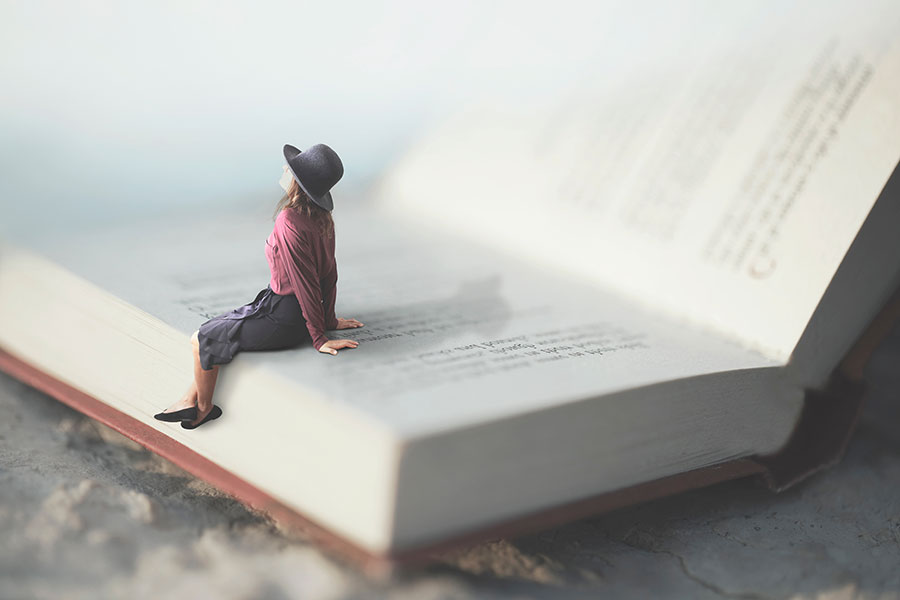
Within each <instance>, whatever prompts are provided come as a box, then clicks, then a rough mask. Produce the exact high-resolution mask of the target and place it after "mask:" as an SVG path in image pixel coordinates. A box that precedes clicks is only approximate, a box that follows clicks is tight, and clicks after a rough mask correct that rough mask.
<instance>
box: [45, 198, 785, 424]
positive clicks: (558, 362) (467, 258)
mask: <svg viewBox="0 0 900 600" xmlns="http://www.w3.org/2000/svg"><path fill="white" fill-rule="evenodd" d="M335 222H336V235H337V238H336V257H337V261H338V274H339V275H338V296H337V302H336V312H337V315H338V316H339V317H344V318H350V317H353V318H357V319H359V320H360V321H362V322H363V323H364V324H365V326H364V327H362V328H359V329H347V330H342V331H328V332H327V335H328V337H329V338H331V339H335V338H348V339H355V340H358V341H359V342H360V343H359V346H358V347H357V348H354V349H344V350H341V351H339V353H338V354H337V355H336V356H332V355H329V354H324V353H320V352H318V351H316V350H315V349H314V348H313V347H312V344H311V343H306V342H304V343H303V344H302V345H301V346H299V347H297V348H293V349H288V350H278V351H248V352H241V353H239V354H238V355H237V356H236V357H235V359H234V361H236V362H249V363H252V364H254V365H255V366H257V367H259V368H264V369H273V370H274V371H275V372H277V373H278V374H279V375H282V376H284V377H286V378H289V379H290V380H291V381H293V382H295V383H296V384H297V385H298V386H299V387H298V389H306V390H309V391H312V392H315V393H316V394H317V395H318V396H319V397H321V398H323V399H325V400H326V401H328V402H338V403H342V404H344V405H346V406H348V407H351V408H352V409H354V410H359V411H362V412H364V413H365V414H366V415H368V416H370V417H374V418H376V419H378V420H380V421H382V422H385V423H387V424H388V426H389V427H391V428H393V429H395V430H398V431H401V432H403V433H404V434H405V435H408V436H415V435H420V434H424V433H425V432H433V431H436V430H442V429H445V428H452V427H455V426H459V425H463V424H467V423H476V422H481V421H484V420H488V419H492V418H499V417H501V416H503V415H511V414H516V413H521V412H523V411H529V410H534V409H537V408H540V407H545V406H549V405H553V404H557V403H562V402H567V401H574V400H578V399H583V398H586V397H593V396H597V395H602V394H605V393H609V392H613V391H617V390H623V389H629V388H633V387H637V386H642V385H649V384H652V383H657V382H661V381H667V380H671V379H679V378H684V377H690V376H693V375H701V374H706V373H716V372H721V371H728V370H733V369H752V368H757V367H769V366H773V365H774V364H775V362H774V361H772V360H771V359H768V358H766V357H764V356H763V355H761V354H759V353H756V352H753V351H750V350H747V349H745V348H743V347H741V346H740V345H738V344H736V343H733V342H730V341H727V340H725V339H723V338H721V337H719V336H715V335H711V334H708V333H704V332H703V331H700V330H698V329H694V328H690V327H686V326H682V325H679V324H677V323H675V322H672V321H670V320H667V319H665V318H662V317H659V316H655V315H653V314H651V313H647V312H645V311H642V310H640V309H639V308H636V307H635V306H633V304H632V303H630V302H627V301H626V300H624V299H623V298H621V297H619V296H617V295H616V294H614V293H612V292H603V291H601V290H598V289H596V288H594V287H591V286H585V285H583V284H582V283H580V282H578V281H577V280H574V279H572V278H567V277H564V276H560V275H556V274H553V273H551V272H548V271H546V270H542V269H540V268H536V267H532V266H529V265H528V264H526V263H524V262H522V261H520V260H518V259H515V258H512V257H509V256H506V255H503V254H502V253H499V252H497V251H495V250H492V249H491V248H490V247H489V246H484V245H478V244H468V243H464V242H460V241H459V240H457V239H456V238H454V237H449V236H445V235H441V233H440V230H437V229H435V230H422V229H419V230H413V229H410V228H408V227H405V226H402V224H401V223H398V222H396V221H395V220H392V219H389V218H387V217H385V216H384V215H381V214H379V213H375V212H368V211H366V210H364V209H363V208H354V209H352V210H349V211H348V212H347V213H346V214H343V213H341V212H340V211H337V210H336V211H335ZM272 226H273V224H272V222H271V219H270V215H267V214H264V213H263V212H262V211H254V212H252V213H248V214H226V213H210V214H209V215H207V216H205V217H203V218H202V219H198V218H195V219H191V220H185V219H178V218H175V217H168V218H164V219H160V220H159V221H146V220H142V221H140V222H133V223H131V224H130V225H126V226H122V227H118V228H104V229H100V230H97V231H93V232H90V233H81V234H74V235H70V236H63V235H60V234H55V235H54V236H53V237H52V238H50V239H34V240H32V245H33V246H34V247H35V248H37V249H39V250H40V252H41V253H42V254H44V255H46V256H48V257H49V258H50V259H51V260H54V261H56V262H58V263H59V264H61V265H62V266H64V267H65V268H68V269H70V270H71V271H73V272H74V273H76V274H78V275H80V276H82V277H84V278H86V279H87V280H89V281H91V282H92V283H95V284H96V285H98V286H100V287H102V288H103V289H105V290H107V291H108V292H110V293H112V294H114V295H116V296H117V297H119V298H121V299H122V300H124V301H125V302H127V303H129V304H131V305H133V306H135V307H137V308H139V309H141V310H142V311H144V312H145V313H147V314H148V315H149V317H152V318H155V319H158V320H160V321H162V322H164V323H167V324H169V325H171V326H173V327H175V328H177V329H179V330H180V331H183V332H184V334H185V344H187V343H188V336H189V335H190V334H191V333H192V332H193V331H194V330H195V329H197V328H198V327H199V325H200V324H201V323H202V322H203V321H205V320H207V319H208V318H211V317H213V316H216V315H218V314H221V313H222V312H226V311H228V310H231V309H232V308H236V307H238V306H240V305H242V304H246V303H249V302H251V301H252V300H253V299H254V297H255V296H256V294H257V292H258V291H260V290H261V289H264V288H265V287H266V285H267V284H268V281H269V271H268V265H267V263H266V260H265V255H264V244H265V239H266V237H267V236H268V233H269V231H270V230H271V227H272ZM231 372H232V371H231V370H229V369H228V368H227V367H226V368H223V369H222V370H221V371H220V378H228V377H229V376H230V375H229V373H231Z"/></svg>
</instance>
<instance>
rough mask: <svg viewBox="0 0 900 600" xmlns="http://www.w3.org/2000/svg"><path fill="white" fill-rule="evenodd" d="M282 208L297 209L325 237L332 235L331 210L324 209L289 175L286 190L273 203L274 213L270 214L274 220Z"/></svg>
mask: <svg viewBox="0 0 900 600" xmlns="http://www.w3.org/2000/svg"><path fill="white" fill-rule="evenodd" d="M284 208H289V209H292V210H297V211H299V212H300V214H303V215H306V216H307V217H309V218H310V219H312V221H313V222H314V223H316V224H317V225H318V226H319V231H321V232H322V233H323V234H325V235H326V236H327V237H331V236H332V235H334V220H333V219H332V218H331V212H330V211H328V210H325V209H324V208H322V207H321V206H319V205H318V204H316V203H315V202H313V201H312V200H310V198H309V196H307V195H306V192H304V191H303V188H301V187H300V184H298V183H297V180H296V179H294V178H293V177H291V184H290V185H289V186H288V189H287V192H285V194H284V196H282V197H281V200H279V201H278V204H276V205H275V214H274V215H273V216H272V220H273V221H274V220H275V219H276V218H277V217H278V214H279V213H280V212H281V211H282V209H284Z"/></svg>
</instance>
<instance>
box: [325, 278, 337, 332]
mask: <svg viewBox="0 0 900 600" xmlns="http://www.w3.org/2000/svg"><path fill="white" fill-rule="evenodd" d="M337 278H338V275H337V263H335V264H334V269H333V270H332V272H331V273H330V274H329V275H328V276H327V277H326V278H325V279H323V280H322V299H323V300H324V302H323V303H322V304H323V306H324V309H325V329H337V326H338V320H337V317H336V316H335V315H334V302H335V300H336V299H337Z"/></svg>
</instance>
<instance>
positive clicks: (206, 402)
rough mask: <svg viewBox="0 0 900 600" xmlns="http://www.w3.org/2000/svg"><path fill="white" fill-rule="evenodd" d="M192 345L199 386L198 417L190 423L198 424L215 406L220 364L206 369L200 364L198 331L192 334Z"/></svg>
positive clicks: (196, 383)
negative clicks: (214, 395)
mask: <svg viewBox="0 0 900 600" xmlns="http://www.w3.org/2000/svg"><path fill="white" fill-rule="evenodd" d="M191 345H192V346H193V348H194V385H195V386H196V388H197V418H196V419H195V420H193V421H191V422H190V423H189V424H190V425H196V424H197V423H199V422H200V421H202V420H203V419H205V418H206V415H208V414H209V411H211V410H212V407H213V401H212V397H213V391H214V390H215V389H216V378H217V377H218V376H219V365H213V367H212V368H211V369H210V370H208V371H206V370H204V369H203V367H202V366H201V365H200V340H198V339H197V332H196V331H195V332H194V335H192V336H191Z"/></svg>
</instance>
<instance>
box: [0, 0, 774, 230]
mask: <svg viewBox="0 0 900 600" xmlns="http://www.w3.org/2000/svg"><path fill="white" fill-rule="evenodd" d="M0 6H2V15H0V76H2V81H3V93H2V94H0V139H2V145H0V202H2V205H0V209H2V213H0V214H2V215H3V216H2V219H0V235H3V234H4V233H10V232H11V231H12V230H16V231H22V230H23V228H24V229H27V228H28V227H30V226H33V225H35V224H37V223H38V222H41V223H47V222H48V221H49V220H51V219H52V220H54V221H55V222H56V223H57V224H64V225H66V226H71V225H79V224H80V225H91V224H92V225H102V223H103V222H106V221H110V220H116V219H121V218H122V217H123V216H129V217H132V218H133V217H135V216H140V215H142V214H151V213H155V212H160V211H164V210H169V209H172V208H176V207H186V208H191V207H195V208H196V207H202V206H206V207H208V206H210V204H211V203H218V204H220V205H223V206H224V205H226V204H227V205H239V204H245V203H253V202H258V201H261V202H265V203H271V204H272V205H274V203H275V201H277V199H278V197H280V194H281V190H280V188H278V185H277V180H278V178H279V176H280V175H281V165H282V164H283V157H282V155H281V148H282V146H283V144H285V143H291V144H294V145H296V146H298V147H300V148H301V149H303V148H307V147H309V146H311V145H312V144H315V143H319V142H324V143H327V144H328V145H330V146H332V147H333V148H334V149H335V150H336V151H337V152H338V153H339V154H340V155H341V158H342V160H343V161H344V164H345V177H344V179H343V180H342V181H341V183H340V184H339V185H338V187H336V188H335V193H336V194H340V193H341V192H344V195H345V196H346V195H348V194H351V193H354V194H356V195H360V193H356V192H352V190H364V189H365V188H366V186H367V185H368V184H369V183H370V182H371V181H372V180H373V179H375V178H377V177H378V175H379V174H380V173H382V172H383V171H384V169H386V168H387V167H388V166H389V165H390V164H391V162H392V161H393V160H396V158H397V157H398V156H399V155H400V154H401V153H402V152H403V149H404V148H405V147H407V146H408V145H409V144H410V143H411V142H412V141H413V140H414V139H415V138H416V136H418V135H421V134H422V132H423V131H425V130H426V129H427V128H428V127H429V125H430V124H432V123H434V122H436V121H438V120H440V119H441V118H442V117H443V116H444V115H446V114H448V113H451V112H453V111H455V110H457V109H459V108H460V107H462V106H464V105H465V104H466V103H468V102H472V101H476V100H478V99H484V98H492V99H499V100H500V101H508V102H510V103H514V104H515V105H516V106H517V107H518V108H520V109H521V108H524V109H525V110H527V107H529V106H540V105H541V104H542V103H545V102H547V101H548V100H551V99H553V98H555V97H558V96H559V95H560V94H564V93H566V92H567V91H568V90H572V89H575V88H578V87H579V86H585V85H591V83H592V82H597V81H599V80H602V79H604V78H608V77H610V76H613V75H614V74H615V73H616V72H617V71H620V70H625V69H636V68H640V66H641V65H642V64H644V63H647V64H650V63H651V62H652V64H653V65H655V66H656V67H657V68H659V67H661V66H662V67H664V66H665V64H666V62H667V61H690V60H691V59H692V55H691V50H692V48H693V47H698V48H699V47H701V46H700V45H699V42H700V41H702V38H703V37H704V36H708V35H715V32H716V31H717V30H718V28H717V26H716V24H717V23H723V22H724V21H734V20H738V21H739V20H741V19H743V18H745V17H746V15H744V14H743V13H745V12H748V11H747V10H745V9H748V8H751V7H752V3H746V6H743V7H742V6H741V5H737V4H734V3H727V6H726V5H725V3H714V2H701V1H694V2H681V3H678V4H677V5H675V4H674V3H666V2H649V1H644V2H637V3H636V2H616V1H607V2H599V1H597V2H568V1H565V2H554V3H553V4H552V6H551V5H548V4H547V3H543V2H542V3H538V2H472V1H468V0H458V1H456V2H452V3H421V2H412V1H406V0H399V1H393V2H379V3H369V2H296V1H294V2H284V1H271V0H270V1H260V2H253V3H249V2H245V3H236V2H235V3H229V2H207V1H196V0H178V1H159V2H112V1H105V2H104V1H90V0H83V1H79V2H50V1H43V0H39V1H27V2H26V1H10V0H3V1H2V4H0ZM757 8H758V7H757ZM754 13H755V14H759V13H758V10H756V9H754ZM341 188H343V190H342V189H341ZM361 195H363V196H364V193H361ZM336 197H337V196H336ZM48 208H51V209H52V212H49V213H48V212H47V209H48Z"/></svg>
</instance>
